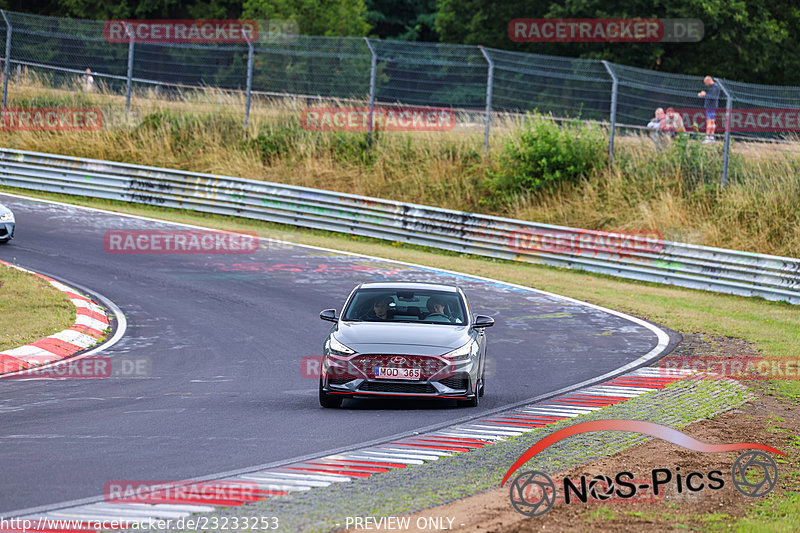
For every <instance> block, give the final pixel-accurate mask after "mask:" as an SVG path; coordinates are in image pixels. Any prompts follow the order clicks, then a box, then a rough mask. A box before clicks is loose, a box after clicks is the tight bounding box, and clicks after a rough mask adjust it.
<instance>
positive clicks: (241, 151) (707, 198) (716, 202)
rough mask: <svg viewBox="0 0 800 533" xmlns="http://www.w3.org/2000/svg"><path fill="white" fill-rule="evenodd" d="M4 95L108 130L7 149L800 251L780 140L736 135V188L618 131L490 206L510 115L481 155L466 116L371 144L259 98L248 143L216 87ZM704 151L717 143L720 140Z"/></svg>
mask: <svg viewBox="0 0 800 533" xmlns="http://www.w3.org/2000/svg"><path fill="white" fill-rule="evenodd" d="M9 93H10V104H9V105H11V106H15V105H16V106H22V105H29V106H34V105H39V104H40V103H41V102H53V104H51V105H80V106H86V105H94V106H97V107H100V108H101V109H103V110H104V115H105V117H106V123H107V127H105V128H103V129H102V130H100V131H96V132H80V133H77V132H71V133H60V134H54V133H42V132H7V134H6V135H5V142H4V145H5V146H7V147H12V148H20V149H25V150H36V151H42V152H55V153H61V154H70V155H76V156H82V157H94V158H99V159H110V160H115V161H124V162H131V163H138V164H147V165H154V166H163V167H170V168H178V169H183V170H192V171H197V172H207V173H211V174H219V175H231V176H240V177H246V178H252V179H261V180H269V181H276V182H281V183H288V184H294V185H302V186H307V187H317V188H323V189H329V190H335V191H341V192H350V193H355V194H362V195H369V196H378V197H382V198H388V199H394V200H399V201H406V202H415V203H422V204H428V205H436V206H440V207H446V208H451V209H457V210H465V211H477V212H484V213H491V214H496V215H501V216H510V217H515V218H522V219H527V220H535V221H539V222H547V223H553V224H561V225H568V226H575V227H582V228H592V229H605V230H625V229H657V230H659V231H660V232H661V233H662V234H663V235H664V236H665V238H667V239H670V240H680V241H685V242H692V243H695V244H704V245H707V246H720V247H726V248H736V249H742V250H748V251H754V252H761V253H772V254H776V255H787V256H794V257H798V256H800V208H799V207H798V206H800V179H799V178H798V174H800V143H795V144H789V145H781V146H779V147H776V146H775V145H770V144H767V143H761V144H758V143H752V144H744V143H737V144H736V145H735V148H734V151H735V154H734V155H735V156H734V157H733V158H732V160H731V183H730V184H729V186H728V187H726V188H725V189H720V188H719V187H718V186H717V185H718V184H717V181H718V176H719V173H718V172H716V171H715V170H713V169H712V170H711V171H706V173H707V174H708V175H709V176H711V177H710V178H709V177H706V178H705V179H702V178H698V172H700V170H702V169H700V170H698V168H696V167H695V166H692V165H691V164H690V165H688V166H687V165H686V164H685V161H684V162H683V163H682V162H681V161H678V160H677V158H676V157H674V156H670V155H665V154H658V152H656V150H655V149H654V146H653V144H652V142H651V141H650V140H649V139H647V138H646V137H637V136H620V137H618V142H617V150H616V161H615V165H614V166H613V167H611V168H603V169H602V170H600V171H597V172H595V174H594V175H592V176H590V177H588V178H587V179H585V180H583V181H581V182H580V183H578V184H573V185H566V186H562V187H560V188H559V189H558V190H556V191H552V192H549V193H547V194H539V195H536V196H529V197H516V198H513V199H512V200H511V201H506V202H504V203H501V204H498V203H497V202H486V201H485V200H486V199H487V197H490V196H491V195H492V191H491V190H490V189H489V188H487V186H486V177H487V175H489V174H490V173H491V172H492V171H493V170H496V169H497V168H498V165H500V160H501V158H500V155H501V153H502V150H503V146H504V144H505V143H507V142H509V141H510V140H512V139H514V138H515V136H516V128H517V122H516V121H515V119H513V118H503V117H500V118H499V119H498V120H497V121H495V122H494V124H493V130H492V138H491V146H492V149H491V150H490V152H489V154H488V157H484V155H483V135H482V134H483V128H482V126H481V125H479V124H471V125H463V123H462V124H461V125H460V126H458V127H457V128H456V129H454V130H452V131H449V132H429V133H423V132H417V133H400V132H393V133H381V134H380V135H379V136H378V138H377V140H376V141H375V142H374V143H373V144H372V146H371V147H368V146H367V144H366V141H365V136H364V135H363V134H355V133H350V134H332V133H319V132H309V131H305V130H303V129H302V128H300V127H299V113H300V111H301V110H302V109H303V108H304V107H305V106H306V105H337V104H341V105H348V106H352V105H354V103H353V102H335V101H334V102H326V103H320V102H318V101H305V100H303V99H299V100H293V99H291V98H278V99H270V100H268V99H262V98H257V99H254V103H253V106H252V112H251V116H250V127H249V137H248V139H245V136H244V134H243V130H242V125H241V123H242V120H243V110H244V99H243V98H242V96H241V95H238V94H228V93H224V92H221V91H218V90H212V89H209V90H203V91H186V92H183V93H181V94H172V95H171V96H169V97H167V96H165V94H163V93H158V92H157V91H155V90H153V89H144V90H140V91H136V92H135V94H134V97H133V99H132V114H131V117H130V118H126V116H125V114H124V96H120V95H117V94H112V93H108V92H98V93H92V94H86V93H83V92H81V91H80V89H79V87H66V88H63V87H62V88H57V89H54V88H51V87H49V86H47V85H46V84H43V83H42V82H41V80H36V79H33V78H32V76H31V75H25V76H24V77H23V80H22V83H21V84H20V85H19V86H15V85H14V84H13V83H12V84H11V85H10V90H9ZM154 114H155V115H158V116H160V117H162V118H163V117H164V116H169V117H173V118H174V119H175V120H177V123H174V124H170V123H169V121H161V123H160V124H158V123H153V122H150V123H149V124H150V125H149V126H142V123H143V121H145V122H147V120H148V119H147V117H150V118H152V117H153V116H154ZM698 146H699V145H698ZM700 150H705V151H709V150H719V146H710V147H702V148H700ZM701 155H702V154H701ZM706 156H707V154H706ZM706 156H703V157H706ZM711 159H713V158H711ZM714 164H715V165H716V164H718V160H717V162H716V163H714ZM490 206H492V207H490ZM498 206H499V207H498Z"/></svg>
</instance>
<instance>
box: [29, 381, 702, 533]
mask: <svg viewBox="0 0 800 533" xmlns="http://www.w3.org/2000/svg"><path fill="white" fill-rule="evenodd" d="M691 375H694V373H693V372H691V371H689V370H670V372H669V375H668V376H665V373H664V370H663V369H661V368H655V367H645V368H640V369H637V370H634V371H632V372H629V373H627V374H624V375H622V376H619V377H616V378H614V379H611V380H609V381H605V382H602V383H600V384H597V385H592V386H589V387H584V388H581V389H578V390H576V391H572V392H569V393H566V394H562V395H559V396H556V397H553V398H550V399H549V400H545V401H542V402H538V403H532V404H528V405H524V406H521V407H518V408H515V409H510V410H508V411H503V412H500V413H495V414H492V415H489V416H487V417H484V418H478V419H475V420H470V421H468V422H465V423H462V424H456V425H454V426H451V427H447V428H444V429H440V430H437V431H432V432H430V433H426V434H422V435H415V436H413V437H406V438H402V439H399V440H396V441H392V442H387V443H384V444H378V445H374V446H368V447H364V448H361V449H357V450H351V451H347V452H343V453H337V454H333V455H327V456H324V457H319V458H317V459H310V460H307V461H302V462H298V463H293V464H288V465H283V466H279V467H276V468H268V469H265V470H260V471H256V472H250V473H247V474H242V475H238V476H233V477H228V478H225V481H224V483H225V484H231V483H242V484H248V485H250V486H255V487H257V490H255V491H253V492H249V493H248V494H247V495H242V496H240V497H237V496H236V495H227V496H225V497H217V498H214V499H209V498H208V496H206V495H203V494H200V493H197V494H194V493H191V492H188V493H184V494H183V495H182V497H180V498H179V497H174V498H164V499H161V500H160V501H159V503H130V504H126V503H108V502H97V501H95V502H93V503H89V504H85V505H78V506H74V507H70V508H66V509H60V510H51V511H48V512H46V513H34V514H28V515H25V516H20V517H19V520H28V521H29V524H33V525H34V528H33V529H31V528H30V527H29V528H28V531H40V532H45V531H56V528H53V527H49V528H48V527H40V528H38V529H36V528H35V525H36V524H45V525H46V524H57V523H60V524H64V523H65V521H71V523H72V527H71V529H69V531H74V532H80V533H85V532H86V531H97V529H96V528H97V525H98V524H102V525H103V528H102V529H124V528H125V527H142V528H143V527H148V526H147V525H148V524H152V523H153V522H155V521H160V520H168V519H172V520H176V519H180V518H186V517H188V516H190V515H191V514H193V513H206V512H211V511H214V510H215V509H216V508H217V507H223V506H241V505H246V504H248V503H252V502H253V501H260V500H264V499H266V498H269V497H271V496H276V495H287V494H289V493H290V492H297V491H308V490H312V489H314V488H317V487H327V486H329V485H331V484H333V483H347V482H351V481H354V480H358V479H362V478H368V477H370V476H373V475H375V474H380V473H384V472H389V471H390V470H395V469H398V468H406V467H408V466H409V465H422V464H424V463H426V462H430V461H436V460H438V459H441V458H442V457H448V456H451V455H455V454H459V453H467V452H469V451H472V450H475V449H479V448H483V447H484V446H488V445H490V444H493V443H495V442H499V441H503V440H506V439H508V438H509V437H515V436H518V435H522V434H524V433H527V432H529V431H534V430H536V429H537V428H541V427H545V426H547V425H550V424H555V423H557V422H560V421H561V420H566V419H570V418H575V417H578V416H581V415H583V414H587V413H591V412H593V411H597V410H599V409H602V408H604V407H608V406H610V405H615V404H618V403H621V402H624V401H626V400H628V399H630V398H636V397H638V396H642V395H645V394H648V393H651V392H654V391H657V390H660V389H663V388H665V387H666V386H667V385H669V384H670V383H673V382H675V381H679V380H681V379H685V378H687V377H690V376H691ZM209 483H213V481H210V482H209ZM114 521H116V522H117V523H119V522H122V521H126V525H119V526H116V525H115V524H114ZM133 524H137V525H136V526H133ZM62 530H63V528H62V529H59V531H62Z"/></svg>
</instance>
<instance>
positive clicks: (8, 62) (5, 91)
mask: <svg viewBox="0 0 800 533" xmlns="http://www.w3.org/2000/svg"><path fill="white" fill-rule="evenodd" d="M0 13H2V14H3V20H5V21H6V28H7V29H6V58H5V59H4V60H3V111H5V110H6V103H7V102H8V69H9V67H10V66H11V22H9V20H8V17H7V16H6V11H5V9H0Z"/></svg>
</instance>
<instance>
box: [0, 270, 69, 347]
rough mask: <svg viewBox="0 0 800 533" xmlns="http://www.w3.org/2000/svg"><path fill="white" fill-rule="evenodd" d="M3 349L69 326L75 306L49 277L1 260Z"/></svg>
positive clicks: (0, 332) (0, 335) (0, 333)
mask: <svg viewBox="0 0 800 533" xmlns="http://www.w3.org/2000/svg"><path fill="white" fill-rule="evenodd" d="M0 309H2V312H0V351H3V350H8V349H10V348H16V347H18V346H23V345H25V344H28V343H30V342H34V341H37V340H39V339H41V338H43V337H47V336H48V335H52V334H53V333H57V332H59V331H61V330H64V329H67V328H68V327H70V326H71V325H72V323H73V321H74V320H75V306H73V305H72V303H71V302H70V301H69V299H68V298H67V297H66V296H65V295H64V294H63V293H61V292H60V291H58V290H56V289H55V288H53V287H52V286H50V284H48V283H47V282H46V281H44V280H43V279H41V278H38V277H36V276H34V275H32V274H28V273H26V272H22V271H21V270H18V269H16V268H12V267H9V266H7V265H3V264H0Z"/></svg>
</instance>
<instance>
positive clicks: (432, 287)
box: [359, 281, 458, 292]
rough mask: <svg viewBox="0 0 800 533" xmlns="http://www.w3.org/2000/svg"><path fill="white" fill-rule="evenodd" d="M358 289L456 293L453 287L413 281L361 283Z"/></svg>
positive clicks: (456, 290)
mask: <svg viewBox="0 0 800 533" xmlns="http://www.w3.org/2000/svg"><path fill="white" fill-rule="evenodd" d="M359 288H360V289H401V290H418V291H422V290H429V291H442V292H458V288H457V287H456V286H455V285H445V284H442V283H421V282H415V281H390V282H370V283H362V284H361V285H360V286H359Z"/></svg>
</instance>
